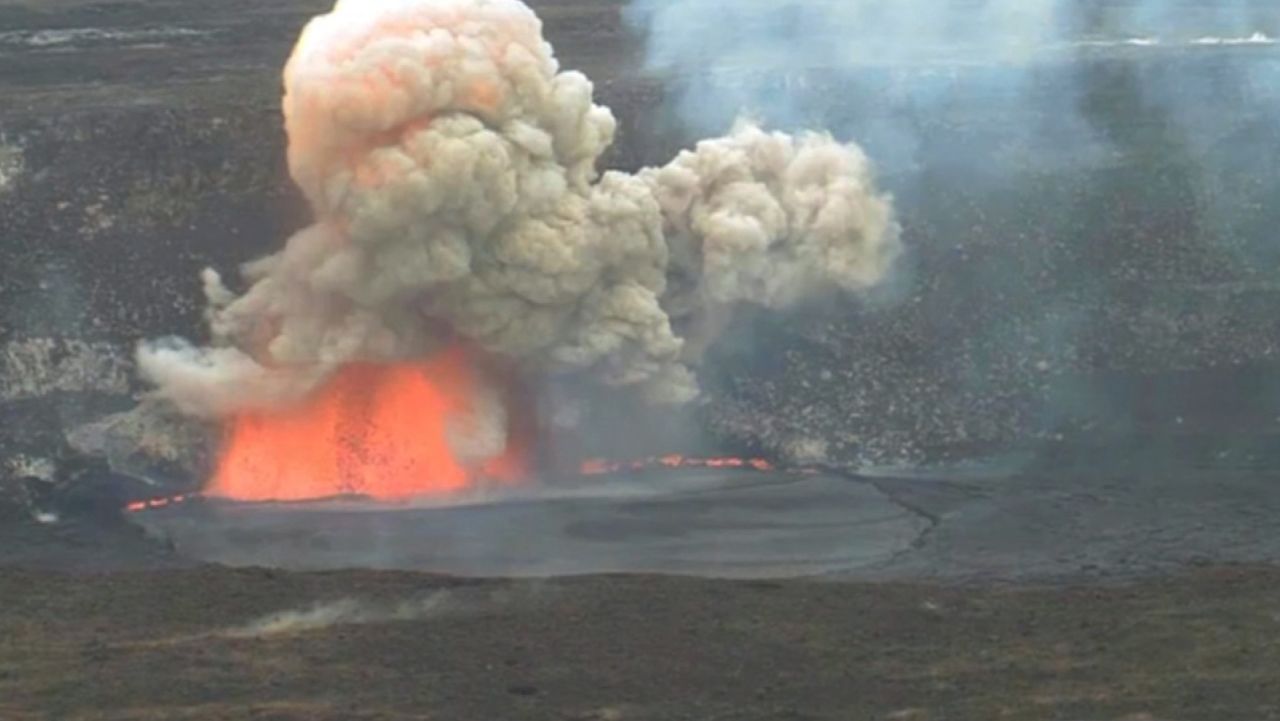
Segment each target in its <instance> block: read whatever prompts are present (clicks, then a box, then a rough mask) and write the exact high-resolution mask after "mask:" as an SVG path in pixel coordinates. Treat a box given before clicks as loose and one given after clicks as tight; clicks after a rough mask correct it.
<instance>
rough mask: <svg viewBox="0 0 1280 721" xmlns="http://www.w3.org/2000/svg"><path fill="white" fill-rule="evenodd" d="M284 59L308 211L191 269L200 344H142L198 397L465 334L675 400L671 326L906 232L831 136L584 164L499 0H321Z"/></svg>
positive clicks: (510, 0) (580, 79) (516, 6)
mask: <svg viewBox="0 0 1280 721" xmlns="http://www.w3.org/2000/svg"><path fill="white" fill-rule="evenodd" d="M284 79H285V87H286V94H285V98H284V115H285V120H286V129H287V132H288V136H289V151H288V152H289V168H290V171H291V174H292V176H293V179H294V180H295V181H296V182H297V184H298V185H299V187H300V188H301V189H302V190H303V192H304V193H305V195H306V197H307V198H308V199H309V201H310V203H311V206H312V207H313V209H314V212H315V216H316V220H315V223H314V225H312V226H311V227H309V228H306V229H304V230H302V231H301V232H299V233H297V234H296V235H294V236H293V237H292V238H290V239H289V241H288V243H287V244H286V245H285V247H284V248H283V249H282V250H281V251H279V252H278V253H276V254H274V255H272V256H270V257H267V258H264V259H262V260H259V261H256V262H254V263H251V264H249V265H247V266H246V267H245V269H244V273H243V275H244V278H245V280H246V281H247V283H248V284H249V287H248V290H247V291H246V292H244V293H243V294H242V295H236V294H234V293H232V292H231V291H229V290H228V289H227V287H226V286H224V285H223V283H222V280H221V278H219V277H218V275H217V274H216V273H214V272H213V271H207V272H206V274H205V278H204V280H205V292H206V295H207V297H208V300H209V323H210V330H211V336H212V342H211V345H210V346H209V347H195V346H192V345H191V344H188V343H185V342H180V341H174V340H167V341H163V342H159V343H146V344H144V345H143V346H142V347H141V348H140V351H139V366H140V369H141V372H142V373H143V374H144V376H145V377H146V378H148V379H149V380H150V381H151V382H152V383H154V384H155V386H156V387H157V392H158V394H159V395H160V396H162V397H163V398H167V399H168V400H170V401H172V402H174V403H175V404H176V405H177V406H178V407H179V408H181V409H182V410H183V411H185V412H187V413H190V414H192V415H198V416H203V417H221V416H225V415H228V414H231V413H235V412H237V411H240V410H248V409H259V408H269V407H278V406H283V405H287V404H289V403H291V402H294V401H297V400H298V399H300V398H301V397H303V396H305V395H306V394H307V393H308V392H310V391H311V390H313V389H315V388H316V387H317V385H318V384H320V383H322V382H323V381H324V380H325V379H327V378H328V377H329V376H330V375H331V374H332V373H333V372H334V371H336V370H337V369H338V368H340V367H342V366H343V365H346V364H349V363H352V362H357V361H373V362H384V361H385V362H390V361H403V360H414V359H419V358H422V357H424V356H426V355H428V354H430V353H431V352H432V351H433V350H434V349H437V348H439V347H442V346H443V345H446V344H449V343H453V342H456V341H459V340H463V341H466V342H468V343H470V344H473V345H474V346H477V347H479V348H482V349H484V350H486V351H488V352H489V353H491V354H494V355H496V356H499V357H503V358H506V359H510V360H513V361H515V362H516V363H518V364H520V365H521V366H522V367H523V368H524V369H526V370H527V371H529V372H534V373H541V374H549V375H562V374H567V375H575V376H577V375H581V376H583V377H587V378H591V379H594V380H595V381H597V382H600V383H604V384H607V385H611V386H622V387H629V388H634V389H635V390H636V391H637V392H639V393H642V394H643V395H644V396H645V397H647V398H648V399H650V400H652V401H655V402H673V403H676V402H684V401H688V400H690V399H691V398H693V397H694V396H695V394H696V392H697V388H696V384H695V381H694V374H693V372H692V365H694V364H696V363H697V360H698V359H697V356H698V354H699V352H698V351H699V349H700V348H701V347H702V345H704V344H705V341H706V339H698V342H697V343H687V342H686V341H687V340H688V339H687V338H684V337H682V336H681V335H679V334H678V332H677V330H676V329H677V328H681V327H684V324H682V323H674V324H673V320H679V319H686V318H697V317H700V316H706V315H709V314H710V315H714V314H719V313H722V312H723V311H724V310H725V309H728V308H731V307H732V306H734V305H737V304H742V303H756V304H762V305H765V306H768V307H772V308H780V307H785V306H787V305H790V304H792V303H795V302H797V301H799V300H801V299H803V298H804V297H805V296H806V295H808V294H810V293H813V292H817V291H821V290H823V289H829V288H837V289H844V290H848V291H861V290H865V289H867V288H869V287H871V286H873V285H875V284H876V283H877V282H879V281H880V280H881V279H883V278H884V277H885V276H886V274H888V273H889V271H890V268H891V266H892V263H893V260H894V258H895V257H896V256H897V254H898V252H899V237H898V227H897V225H896V223H895V222H894V219H893V213H892V208H891V201H890V199H889V198H888V197H887V196H886V195H884V194H882V193H880V192H879V191H878V190H877V189H876V186H875V183H874V180H873V178H872V172H871V167H870V164H869V162H868V161H867V159H866V157H865V156H864V155H863V153H862V152H861V151H860V150H859V149H858V148H857V147H856V146H854V145H851V144H842V143H839V142H837V141H836V140H834V139H833V138H831V137H830V136H828V135H822V134H811V135H805V136H803V137H791V136H788V135H784V134H780V133H766V132H764V131H762V130H760V129H758V128H756V127H753V126H751V125H747V124H743V125H740V126H739V127H738V128H737V129H735V130H734V131H733V133H732V134H731V135H729V136H728V137H725V138H720V139H716V140H710V141H706V142H704V143H701V144H699V145H698V146H697V148H696V149H694V150H691V151H687V152H685V153H682V154H681V155H680V157H678V158H677V159H676V160H675V161H673V162H672V163H671V164H670V165H668V166H666V167H663V168H656V169H649V170H645V171H643V172H641V173H639V174H636V175H629V174H625V173H620V172H612V171H611V172H605V173H603V174H600V173H598V172H597V170H596V165H597V162H598V160H599V158H600V156H601V155H602V154H603V153H604V151H605V150H606V149H607V148H608V147H609V145H610V144H611V142H612V141H613V139H614V133H615V128H616V123H615V120H614V116H613V115H612V113H611V112H610V111H609V109H608V108H605V107H602V106H599V105H596V104H595V103H594V102H593V100H592V90H593V89H592V84H591V82H590V81H589V80H588V79H587V78H586V77H585V76H584V75H582V74H580V73H578V72H572V71H563V72H562V71H561V70H560V69H559V67H558V64H557V61H556V60H555V58H554V56H553V54H552V49H551V47H550V46H549V45H548V44H547V43H546V42H545V41H544V40H543V37H542V28H541V23H540V21H539V20H538V18H537V17H536V16H535V15H534V13H533V12H532V11H531V10H530V9H529V8H528V7H526V6H525V5H523V4H522V3H520V2H518V0H339V2H338V3H337V5H336V6H335V8H334V9H333V11H332V12H331V13H329V14H327V15H323V16H320V17H317V18H315V19H314V20H312V21H311V23H310V24H309V25H308V26H307V28H306V30H305V31H304V33H303V35H302V37H301V39H300V40H299V42H298V45H297V48H296V49H295V51H294V54H293V56H292V58H291V59H290V61H289V63H288V65H287V67H286V69H285V73H284ZM708 325H709V324H705V323H704V324H702V325H701V326H700V327H703V328H706V327H708ZM490 405H491V404H490ZM498 405H500V404H498ZM500 412H501V409H500V408H495V413H500ZM476 423H478V424H480V425H485V424H484V423H483V421H480V420H477V421H476ZM499 425H500V424H488V426H494V427H496V426H499ZM485 452H486V453H487V452H488V451H487V450H486V451H485Z"/></svg>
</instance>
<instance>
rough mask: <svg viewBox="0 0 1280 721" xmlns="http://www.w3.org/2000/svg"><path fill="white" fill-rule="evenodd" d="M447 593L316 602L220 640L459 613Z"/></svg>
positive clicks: (264, 619) (228, 632)
mask: <svg viewBox="0 0 1280 721" xmlns="http://www.w3.org/2000/svg"><path fill="white" fill-rule="evenodd" d="M460 610H461V609H460V608H459V607H457V606H455V605H451V599H450V597H449V595H448V594H447V593H444V592H440V593H436V594H433V595H431V596H427V597H425V598H422V599H416V600H410V601H401V602H399V603H395V604H385V603H381V604H380V603H375V602H371V601H360V600H357V599H354V598H345V599H341V600H338V601H330V602H327V603H317V604H315V605H313V606H311V607H309V608H304V609H298V610H292V611H280V612H278V613H272V614H269V615H267V616H263V617H262V618H259V619H256V620H254V621H251V622H249V623H246V624H244V625H243V626H237V627H235V628H229V629H226V630H223V631H220V632H218V633H216V634H213V635H216V636H221V637H223V638H263V637H267V636H284V635H293V634H300V633H308V632H313V631H320V630H324V629H326V628H331V627H333V626H359V625H366V624H376V623H393V622H397V621H421V620H426V619H433V618H438V617H441V616H445V615H450V614H451V613H457V612H460Z"/></svg>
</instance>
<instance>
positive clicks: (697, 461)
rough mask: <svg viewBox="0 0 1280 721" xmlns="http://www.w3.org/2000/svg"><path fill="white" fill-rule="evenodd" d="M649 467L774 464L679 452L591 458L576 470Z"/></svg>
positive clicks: (597, 472)
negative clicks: (623, 458) (620, 458)
mask: <svg viewBox="0 0 1280 721" xmlns="http://www.w3.org/2000/svg"><path fill="white" fill-rule="evenodd" d="M650 468H744V469H752V470H756V471H772V470H773V469H774V466H773V464H772V463H770V462H769V461H766V460H765V459H763V458H739V457H736V456H725V457H720V458H697V457H692V456H685V455H680V454H671V455H666V456H654V457H652V458H640V459H637V460H631V461H611V460H607V459H604V458H591V459H588V460H585V461H583V462H582V465H581V466H580V467H579V468H578V471H579V472H580V473H581V474H582V475H584V476H602V475H605V474H607V473H620V472H622V471H643V470H647V469H650Z"/></svg>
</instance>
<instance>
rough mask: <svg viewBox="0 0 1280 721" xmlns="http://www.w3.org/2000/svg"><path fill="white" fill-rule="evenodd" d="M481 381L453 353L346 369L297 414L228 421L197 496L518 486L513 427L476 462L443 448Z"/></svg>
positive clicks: (302, 496) (386, 493)
mask: <svg viewBox="0 0 1280 721" xmlns="http://www.w3.org/2000/svg"><path fill="white" fill-rule="evenodd" d="M481 382H482V380H481V377H480V371H479V370H478V367H477V366H476V364H475V363H474V362H473V359H472V358H471V357H470V356H469V354H468V352H467V350H466V349H465V348H463V347H461V346H456V347H453V348H450V349H447V350H445V351H443V352H441V353H440V354H438V355H436V356H434V357H432V358H429V359H427V360H425V361H421V362H413V363H399V364H392V365H383V364H352V365H349V366H347V367H345V368H343V369H342V370H341V371H339V372H338V373H337V374H335V375H334V376H333V377H332V378H331V379H329V381H328V382H327V383H326V385H324V386H323V387H322V388H320V389H319V390H318V391H317V392H316V393H314V394H313V395H312V396H311V397H310V398H309V399H308V400H307V401H306V402H304V403H303V404H301V405H300V406H298V407H295V408H290V409H288V410H285V411H277V412H253V413H243V414H241V415H239V416H237V417H235V418H234V419H232V420H231V423H230V425H229V428H228V430H227V437H226V443H225V447H224V449H223V451H222V455H221V458H220V460H219V462H218V466H217V470H216V472H215V474H214V477H213V479H212V481H211V482H210V483H209V485H208V487H207V488H206V489H205V495H208V496H213V497H221V498H229V499H234V500H241V501H298V500H306V499H316V498H329V497H334V496H341V495H361V496H368V497H371V498H378V499H403V498H411V497H415V496H427V495H439V494H447V493H454V492H458V491H463V490H466V489H468V488H472V487H473V486H475V485H476V484H477V483H480V482H486V481H487V482H497V483H516V482H519V481H520V480H521V479H522V478H523V477H524V474H525V470H526V467H527V463H526V459H525V450H526V449H525V448H523V445H524V444H523V442H522V438H521V434H520V433H517V432H514V431H513V429H511V428H508V429H507V431H508V433H507V436H508V442H507V449H506V450H505V451H504V452H503V454H502V455H500V456H497V457H494V458H491V459H488V460H485V461H482V462H479V463H467V462H464V460H463V459H460V458H458V456H457V454H456V453H455V452H454V450H453V448H452V447H451V445H450V442H449V437H450V435H449V434H450V430H451V428H454V429H455V430H458V431H460V432H465V430H466V422H467V420H468V418H470V417H471V416H470V414H471V411H472V409H473V399H474V398H475V397H476V393H477V391H478V389H479V388H480V385H479V384H480V383H481ZM455 426H458V427H457V428H455Z"/></svg>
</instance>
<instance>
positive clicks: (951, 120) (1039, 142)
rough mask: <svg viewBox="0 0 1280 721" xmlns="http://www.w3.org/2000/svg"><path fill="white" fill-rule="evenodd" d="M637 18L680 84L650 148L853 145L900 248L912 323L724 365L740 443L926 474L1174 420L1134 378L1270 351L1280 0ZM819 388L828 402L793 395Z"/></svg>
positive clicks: (786, 337)
mask: <svg viewBox="0 0 1280 721" xmlns="http://www.w3.org/2000/svg"><path fill="white" fill-rule="evenodd" d="M627 18H628V21H629V22H630V23H631V25H632V26H633V28H634V29H636V30H637V31H638V33H639V34H640V35H642V36H643V37H644V38H645V40H646V46H645V47H646V64H647V67H648V69H649V71H650V72H652V73H653V74H654V75H656V76H657V77H658V78H660V79H661V81H662V84H663V87H664V90H665V99H666V100H667V105H666V106H665V107H664V108H663V110H665V111H666V112H665V114H664V115H663V116H662V121H663V122H664V123H665V125H666V127H665V128H664V130H663V132H662V133H656V134H655V135H657V136H658V137H660V138H663V139H667V138H670V139H672V140H674V141H678V142H684V141H685V140H686V139H687V138H688V137H690V136H698V135H703V134H708V133H716V132H721V131H723V130H724V129H725V128H727V127H730V125H731V124H732V123H733V122H734V119H735V118H736V117H737V116H738V115H739V114H740V113H741V112H742V111H743V109H746V111H747V112H750V113H752V114H753V117H756V118H758V119H760V120H761V121H762V122H764V123H767V124H769V125H770V126H771V127H778V128H781V129H787V128H791V127H808V126H821V127H824V128H827V129H829V130H830V131H831V132H832V133H834V134H835V135H837V136H838V137H856V138H857V139H858V142H859V143H860V144H861V146H862V147H864V148H865V149H866V151H867V152H868V153H869V154H870V155H871V156H872V157H874V158H875V159H876V163H877V167H878V169H879V177H880V180H881V182H882V183H883V184H884V186H885V187H886V188H887V189H888V190H890V191H891V192H892V193H893V195H894V198H895V204H896V209H897V212H898V213H899V215H900V217H901V218H902V219H903V223H904V226H905V230H904V239H905V243H904V244H905V247H906V248H908V249H909V252H910V258H909V259H906V262H903V261H900V262H899V264H898V265H899V270H898V272H896V273H895V282H894V283H893V284H891V285H894V286H895V288H894V289H895V290H896V291H897V293H896V294H895V295H896V297H895V300H900V301H902V302H897V303H895V304H893V305H892V306H891V307H887V308H884V309H877V310H876V312H874V313H867V312H861V310H859V309H853V308H849V307H842V308H840V309H838V312H835V313H828V314H826V315H825V316H824V317H818V314H813V315H809V316H805V317H804V318H801V319H799V322H795V323H786V324H783V323H778V324H771V326H772V327H771V328H769V329H765V330H762V331H760V332H759V333H757V337H758V338H759V339H760V343H762V344H765V343H767V344H771V345H774V346H786V345H787V343H788V342H794V347H797V348H805V349H806V350H807V353H806V354H803V357H799V356H797V358H796V359H795V360H794V361H789V362H788V363H787V364H786V365H785V367H783V368H781V369H780V368H777V367H769V368H762V369H761V370H760V371H759V372H754V371H753V368H754V366H755V361H754V359H753V358H751V354H750V352H743V353H739V354H738V357H737V358H733V359H729V360H728V361H725V360H722V361H721V362H720V363H719V366H718V367H720V368H723V369H724V372H723V373H722V375H723V376H725V377H726V378H728V379H729V380H728V381H727V382H728V383H730V384H731V392H728V393H725V394H724V395H725V396H728V397H733V398H736V397H742V398H744V399H746V400H743V401H741V402H740V404H739V405H740V407H739V408H737V409H734V412H732V413H730V412H727V411H726V412H725V413H723V414H722V415H723V418H724V420H723V422H722V426H723V427H724V428H728V429H730V432H733V433H737V434H739V435H740V436H741V437H743V438H750V439H754V438H755V437H758V436H761V435H764V434H768V435H769V436H770V440H769V441H768V444H769V445H771V446H772V447H774V448H779V449H784V450H785V449H786V448H787V447H789V446H790V445H792V444H795V443H807V442H808V441H809V440H811V439H814V438H819V439H821V440H824V441H831V443H830V444H829V445H830V451H829V454H830V457H831V458H839V459H842V460H843V461H845V462H850V463H853V462H859V463H860V462H869V463H894V464H896V463H918V462H921V461H922V460H927V459H929V458H931V457H934V455H935V454H936V453H949V452H958V451H956V450H955V449H960V448H965V449H969V448H979V447H981V448H989V447H993V445H999V446H1000V447H1004V446H1005V445H1006V444H1009V443H1011V442H1019V443H1022V442H1031V443H1034V442H1035V441H1036V440H1038V439H1056V438H1058V437H1060V431H1064V430H1065V431H1066V432H1068V433H1071V432H1073V431H1075V430H1078V429H1086V430H1084V431H1080V432H1082V433H1085V432H1087V433H1095V432H1097V433H1101V431H1097V430H1095V429H1101V428H1107V429H1115V432H1116V433H1128V432H1130V431H1132V430H1133V429H1134V427H1135V426H1136V425H1137V424H1139V423H1142V424H1152V423H1155V422H1156V420H1153V418H1154V417H1155V416H1161V418H1163V417H1167V418H1168V419H1169V422H1171V423H1172V419H1173V418H1174V417H1175V416H1176V415H1177V414H1175V413H1168V414H1165V412H1164V411H1163V410H1162V411H1160V412H1159V413H1156V412H1154V411H1152V410H1151V409H1150V408H1149V407H1143V405H1142V403H1140V402H1131V401H1129V400H1123V401H1121V400H1117V399H1116V397H1117V394H1116V393H1114V388H1115V386H1116V384H1117V383H1120V382H1122V381H1123V379H1125V378H1131V377H1133V376H1135V375H1138V374H1152V373H1161V372H1166V371H1178V372H1181V371H1199V370H1200V369H1214V368H1217V369H1223V368H1228V367H1233V366H1236V365H1240V364H1244V363H1251V362H1256V361H1259V360H1261V359H1267V358H1271V357H1274V356H1273V355H1272V354H1273V353H1274V350H1272V346H1273V345H1274V343H1273V342H1272V341H1270V340H1269V339H1270V338H1272V337H1273V334H1272V333H1271V331H1270V330H1269V329H1267V328H1266V325H1265V324H1266V320H1265V319H1267V318H1271V317H1274V311H1273V307H1274V303H1269V302H1268V301H1267V300H1266V299H1267V298H1268V297H1270V296H1269V295H1268V294H1267V293H1266V292H1265V289H1267V288H1270V287H1273V284H1274V282H1275V281H1276V279H1277V278H1278V277H1280V273H1278V272H1277V269H1278V268H1280V263H1277V261H1280V252H1277V245H1276V243H1275V242H1274V235H1275V234H1274V232H1273V230H1272V229H1273V228H1274V227H1275V222H1276V218H1277V212H1278V211H1277V210H1276V206H1275V204H1274V202H1273V201H1274V198H1275V193H1276V190H1277V188H1280V184H1277V182H1276V177H1277V176H1276V173H1275V170H1274V168H1273V167H1272V166H1274V163H1271V162H1269V161H1268V160H1266V159H1269V158H1273V157H1275V152H1276V147H1277V145H1276V142H1277V141H1276V139H1277V138H1280V90H1277V89H1278V88H1280V83H1277V82H1276V80H1277V78H1280V43H1278V42H1277V40H1278V39H1280V5H1278V4H1277V3H1275V2H1271V1H1270V0H1209V1H1207V2H1190V1H1189V0H1124V1H1123V2H1110V1H1106V0H892V1H891V2H890V1H879V0H741V1H739V2H734V3H699V2H680V1H679V0H631V2H630V4H629V8H628V12H627ZM707 28H714V31H713V32H708V31H707ZM654 115H655V116H656V115H658V113H654ZM904 265H905V266H910V267H909V272H907V273H904V272H902V270H903V268H902V266H904ZM903 276H910V277H909V278H907V282H906V283H903V282H902V279H903ZM904 286H906V287H904ZM1250 287H1252V288H1254V289H1255V290H1262V291H1263V292H1252V293H1250V292H1249V291H1248V290H1246V289H1248V288H1250ZM882 288H883V286H882ZM866 307H867V306H865V305H864V306H863V308H864V309H865V308H866ZM1255 309H1260V310H1255ZM797 341H798V342H797ZM725 346H727V344H722V347H725ZM823 354H827V355H826V356H825V357H824V356H823ZM730 361H731V362H730ZM814 377H821V378H826V377H832V378H833V382H830V383H825V384H814V385H815V386H819V387H821V388H822V392H821V393H810V394H804V393H800V392H798V391H797V389H803V388H804V387H805V384H806V383H809V382H811V379H813V378H814ZM704 382H706V383H709V382H710V381H708V380H704ZM1108 383H1109V384H1110V385H1108ZM770 385H771V386H772V389H771V388H769V387H767V386H770ZM1187 387H1189V386H1188V385H1184V386H1182V388H1187ZM774 389H776V390H774ZM846 389H848V390H846ZM724 405H725V404H721V407H724ZM1167 407H1168V406H1165V407H1164V408H1167ZM756 409H768V423H767V424H766V423H764V422H761V421H759V420H757V419H756V418H755V413H754V411H755V410H756ZM1272 415H1274V414H1272ZM738 429H740V430H738ZM939 449H941V450H939Z"/></svg>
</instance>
